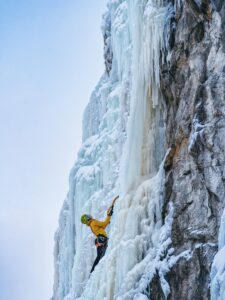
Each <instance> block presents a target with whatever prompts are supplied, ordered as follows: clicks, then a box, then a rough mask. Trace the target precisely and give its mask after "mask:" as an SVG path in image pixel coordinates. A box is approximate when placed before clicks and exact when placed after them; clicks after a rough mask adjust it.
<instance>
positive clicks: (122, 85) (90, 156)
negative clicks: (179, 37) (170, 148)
mask: <svg viewBox="0 0 225 300" xmlns="http://www.w3.org/2000/svg"><path fill="white" fill-rule="evenodd" d="M166 10H167V8H166V7H164V6H163V1H162V0H149V1H147V0H112V1H109V2H108V11H107V13H106V14H105V15H104V18H103V25H102V30H103V34H104V36H105V59H107V63H106V68H107V70H108V71H110V72H109V75H108V74H107V73H106V74H104V75H103V76H102V78H101V79H100V81H99V83H98V85H97V87H96V89H95V91H94V92H93V94H92V96H91V99H90V102H89V104H88V106H87V108H86V110H85V113H84V118H83V145H82V147H81V149H80V151H79V154H78V159H77V162H76V163H75V165H74V167H73V169H72V171H71V174H70V188H69V192H68V195H67V198H66V200H65V202H64V205H63V208H62V211H61V214H60V219H59V229H58V231H57V233H56V235H55V282H54V296H53V299H54V300H63V299H64V300H74V299H80V300H81V299H83V300H92V299H93V300H103V299H107V300H109V299H118V300H119V299H120V300H125V299H136V300H138V299H139V300H141V299H143V300H144V299H146V296H145V294H146V293H147V290H148V285H149V282H150V279H151V278H152V277H153V276H154V274H155V272H156V269H157V271H158V273H159V276H160V279H161V282H162V286H163V291H164V293H165V295H168V293H169V287H168V284H167V282H166V281H165V279H164V275H163V274H164V273H165V272H164V270H165V269H167V268H168V267H167V266H166V265H164V263H163V262H162V257H163V256H165V255H166V249H167V248H168V245H169V244H170V243H171V241H170V226H171V219H172V208H171V212H170V213H169V215H168V217H167V219H166V221H165V223H164V224H163V222H162V216H161V209H162V205H163V183H164V169H163V163H162V161H163V158H164V156H165V152H166V151H165V150H166V149H165V146H164V114H163V111H164V109H163V107H164V103H163V98H162V95H161V93H160V86H159V82H160V81H159V63H160V57H161V56H162V55H163V51H162V50H163V28H164V22H165V16H166ZM111 59H112V65H110V62H111ZM117 194H120V198H119V200H118V202H117V203H116V206H115V210H114V215H113V218H112V221H111V224H110V226H109V228H108V233H109V237H110V240H109V246H108V249H107V252H106V255H105V257H104V258H103V259H102V260H101V261H100V263H99V265H98V266H97V267H96V269H95V271H94V272H93V273H92V274H91V276H90V278H89V274H90V269H91V266H92V264H93V261H94V258H95V255H96V253H95V252H96V249H95V246H94V237H93V234H92V233H91V231H90V229H89V228H88V227H86V226H84V225H82V224H81V222H80V216H81V215H82V214H83V213H88V214H90V215H92V216H94V217H95V218H98V219H103V218H104V217H105V212H106V209H107V207H109V205H110V204H111V201H112V198H113V197H114V196H115V195H117Z"/></svg>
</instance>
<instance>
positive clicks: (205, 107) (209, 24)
mask: <svg viewBox="0 0 225 300" xmlns="http://www.w3.org/2000/svg"><path fill="white" fill-rule="evenodd" d="M171 5H173V9H174V12H173V13H172V14H171V15H170V19H169V21H168V23H167V32H169V35H168V44H169V47H170V54H169V55H170V56H171V57H170V61H169V63H162V65H161V87H162V91H163V94H164V96H165V99H166V104H167V111H168V114H167V121H166V123H167V124H166V140H167V146H168V148H170V154H169V155H168V157H167V161H166V162H165V170H166V183H165V195H166V202H165V206H164V215H166V214H167V203H168V202H169V201H172V202H173V204H174V220H173V224H172V233H171V238H172V247H173V248H174V253H175V254H176V255H179V254H180V253H182V252H184V251H186V250H188V249H189V250H191V255H190V256H189V257H188V259H184V258H183V257H182V256H181V258H180V259H178V260H177V262H176V263H175V264H174V265H173V267H172V268H171V269H170V271H169V272H168V273H167V276H166V278H167V281H168V283H169V285H170V289H171V293H170V295H169V297H168V299H173V300H178V299H187V300H193V299H195V300H196V299H199V300H200V299H210V292H209V284H210V268H211V264H212V260H213V256H214V255H215V253H216V251H217V239H218V231H219V226H220V218H221V214H222V211H223V208H224V206H225V185H224V180H225V3H224V1H222V0H221V1H219V0H218V1H214V0H212V1H210V0H184V1H176V2H175V3H174V2H173V3H172V4H171ZM157 286H160V284H159V282H157V278H155V279H154V282H152V284H151V288H152V289H153V290H154V291H156V290H157V291H158V292H155V293H152V296H151V299H164V298H163V296H160V295H161V291H160V288H157Z"/></svg>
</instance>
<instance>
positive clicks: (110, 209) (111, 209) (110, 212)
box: [107, 196, 119, 217]
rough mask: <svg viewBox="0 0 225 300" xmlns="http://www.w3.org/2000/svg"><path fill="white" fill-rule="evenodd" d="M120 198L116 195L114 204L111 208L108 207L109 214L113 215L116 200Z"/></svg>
mask: <svg viewBox="0 0 225 300" xmlns="http://www.w3.org/2000/svg"><path fill="white" fill-rule="evenodd" d="M118 198H119V196H116V197H115V198H114V199H113V202H112V205H111V206H110V208H109V209H108V211H107V215H108V216H110V217H111V216H112V214H113V208H114V205H115V202H116V200H117V199H118Z"/></svg>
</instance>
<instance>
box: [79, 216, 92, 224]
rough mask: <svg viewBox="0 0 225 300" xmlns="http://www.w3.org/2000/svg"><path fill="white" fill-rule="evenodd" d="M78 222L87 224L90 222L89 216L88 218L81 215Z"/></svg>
mask: <svg viewBox="0 0 225 300" xmlns="http://www.w3.org/2000/svg"><path fill="white" fill-rule="evenodd" d="M80 220H81V223H83V224H87V223H88V222H89V221H90V220H91V216H89V215H83V216H81V219H80Z"/></svg>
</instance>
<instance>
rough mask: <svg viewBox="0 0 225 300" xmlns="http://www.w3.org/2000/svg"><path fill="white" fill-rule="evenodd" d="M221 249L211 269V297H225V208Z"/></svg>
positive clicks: (220, 232) (220, 236) (220, 234)
mask: <svg viewBox="0 0 225 300" xmlns="http://www.w3.org/2000/svg"><path fill="white" fill-rule="evenodd" d="M218 245H219V251H218V253H217V254H216V255H215V257H214V260H213V264H212V270H211V299H212V300H224V299H225V210H224V211H223V215H222V218H221V225H220V230H219V243H218Z"/></svg>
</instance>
